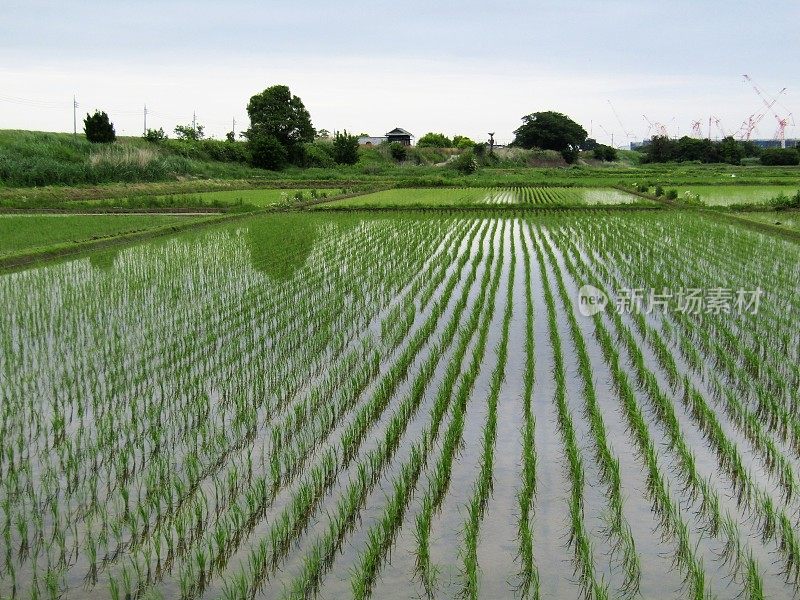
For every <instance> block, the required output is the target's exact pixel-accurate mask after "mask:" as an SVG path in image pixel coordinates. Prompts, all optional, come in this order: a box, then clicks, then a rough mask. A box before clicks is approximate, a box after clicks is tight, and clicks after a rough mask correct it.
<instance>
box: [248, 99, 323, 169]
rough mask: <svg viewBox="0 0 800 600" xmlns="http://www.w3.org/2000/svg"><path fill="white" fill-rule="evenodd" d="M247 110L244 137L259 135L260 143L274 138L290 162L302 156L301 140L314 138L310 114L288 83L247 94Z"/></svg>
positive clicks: (300, 158)
mask: <svg viewBox="0 0 800 600" xmlns="http://www.w3.org/2000/svg"><path fill="white" fill-rule="evenodd" d="M247 114H248V115H249V116H250V129H248V130H247V132H246V133H245V136H246V137H247V139H248V140H253V139H259V140H261V142H260V143H263V141H264V140H266V139H269V138H272V139H274V140H277V142H278V143H279V144H280V145H281V146H282V147H283V149H284V150H285V152H286V156H287V158H288V159H290V160H292V161H293V162H299V161H301V160H302V157H303V144H304V143H306V142H313V141H314V127H313V125H312V124H311V115H309V113H308V111H307V110H306V107H305V105H303V101H302V100H301V99H300V98H298V97H297V96H293V95H292V93H291V92H290V91H289V88H288V86H285V85H273V86H271V87H268V88H267V89H265V90H264V91H263V92H261V93H260V94H256V95H255V96H253V97H252V98H250V102H248V103H247ZM270 144H272V142H270Z"/></svg>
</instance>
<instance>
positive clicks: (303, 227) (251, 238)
mask: <svg viewBox="0 0 800 600" xmlns="http://www.w3.org/2000/svg"><path fill="white" fill-rule="evenodd" d="M318 229H319V221H318V218H316V217H315V216H314V215H309V214H289V215H270V216H267V217H264V218H263V219H259V220H258V221H254V222H253V223H252V224H251V225H250V226H249V227H248V228H247V235H246V239H247V245H248V246H249V247H250V255H251V258H252V261H253V268H254V269H256V270H257V271H260V272H262V273H264V274H265V275H267V276H269V277H271V278H273V279H277V280H278V281H287V280H288V279H290V278H291V277H292V275H294V273H295V271H297V269H299V268H300V267H302V266H303V265H304V264H305V263H306V260H307V259H308V256H309V255H310V254H311V251H312V250H313V249H314V242H315V240H316V238H317V230H318Z"/></svg>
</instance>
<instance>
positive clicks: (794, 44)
mask: <svg viewBox="0 0 800 600" xmlns="http://www.w3.org/2000/svg"><path fill="white" fill-rule="evenodd" d="M0 8H2V13H1V14H2V17H1V18H0V129H5V128H18V129H40V130H52V131H71V130H72V96H73V94H75V95H76V96H77V99H78V103H79V105H80V108H79V115H78V116H79V130H80V128H81V123H80V119H81V118H82V117H83V116H85V113H86V112H87V111H89V110H93V109H95V108H101V109H104V110H106V111H107V112H108V113H109V115H110V116H111V118H112V120H113V121H114V123H115V125H116V128H117V133H118V134H123V135H139V134H140V133H141V131H142V127H143V122H142V121H143V114H142V113H143V106H144V105H145V104H147V106H148V109H149V111H150V116H149V118H148V127H163V128H164V129H165V130H167V131H168V132H170V133H171V130H172V129H173V128H174V126H175V124H176V123H186V122H190V121H191V119H192V113H193V112H194V111H196V113H197V118H198V122H200V123H203V124H205V125H206V129H207V132H209V133H212V134H214V135H216V136H217V137H221V136H222V135H224V133H225V132H226V131H229V130H230V129H231V126H232V120H233V119H234V118H235V119H236V122H237V130H238V129H241V128H244V127H246V124H247V123H246V119H247V113H246V110H245V107H246V105H247V100H248V99H249V97H250V96H251V95H252V94H254V93H256V92H259V91H261V90H263V89H264V88H265V87H267V86H269V85H272V84H275V83H284V84H287V85H289V87H290V88H291V90H292V92H293V93H295V94H297V95H299V96H300V97H301V98H302V99H303V101H304V102H305V105H306V107H307V108H308V109H309V111H310V112H311V117H312V121H313V123H314V126H315V127H317V128H318V129H321V128H326V129H329V130H334V129H347V130H349V131H352V132H356V133H360V132H367V133H369V134H371V135H382V134H383V133H385V132H386V131H388V130H390V129H392V128H393V127H395V126H399V127H403V128H405V129H408V130H409V131H411V132H412V133H414V134H415V135H417V136H419V135H421V134H423V133H425V132H426V131H431V130H434V131H442V132H444V133H446V134H448V135H453V134H455V133H461V134H466V135H469V136H471V137H473V138H476V139H485V138H486V132H488V131H496V132H497V135H496V137H497V139H498V140H500V141H510V139H511V138H512V132H513V130H514V129H515V128H516V127H517V126H518V125H519V123H520V117H521V116H522V115H525V114H528V113H531V112H535V111H539V110H558V111H560V112H564V113H566V114H568V115H570V116H571V117H572V118H574V119H575V120H577V121H578V122H580V123H581V124H582V125H583V126H584V127H585V128H586V129H587V130H591V133H592V134H593V135H594V137H596V138H598V139H599V140H601V141H604V142H609V141H610V134H612V133H613V134H614V142H615V144H617V145H619V144H621V143H624V142H625V141H626V133H625V132H626V131H627V132H628V133H630V134H633V135H634V136H635V137H636V138H642V137H643V136H644V135H645V134H646V133H647V130H648V125H647V122H646V121H645V118H644V117H643V115H646V116H647V117H648V118H649V119H650V120H651V121H653V122H656V121H657V122H661V123H664V124H665V125H666V126H667V127H668V129H669V131H670V133H671V134H672V135H675V134H677V133H680V134H681V135H683V134H686V133H690V131H691V127H692V125H691V124H692V122H693V121H695V120H698V121H701V122H702V123H703V133H704V134H705V133H706V130H707V128H708V119H709V116H710V115H711V114H714V115H716V116H718V117H719V118H720V119H721V122H722V126H723V128H724V129H725V130H726V131H735V130H737V129H738V128H739V126H740V124H741V123H742V121H743V120H745V119H746V117H747V116H748V115H749V114H751V113H754V112H757V111H760V110H761V109H762V108H763V105H762V104H761V101H760V100H759V98H758V96H756V94H755V93H754V92H753V90H752V88H750V87H749V86H747V85H745V84H744V83H743V78H742V74H744V73H748V74H750V75H751V76H752V77H753V79H754V80H755V81H756V83H758V85H759V86H761V87H762V88H763V89H764V91H765V92H767V93H769V94H772V95H775V94H777V92H778V91H779V90H780V89H782V88H784V87H785V88H787V91H786V93H784V94H783V95H782V96H781V98H780V100H781V105H782V106H783V107H785V110H786V111H790V110H794V111H796V112H797V114H798V122H800V68H798V59H800V46H799V45H798V35H797V27H798V23H800V2H797V0H775V1H772V2H769V3H758V2H752V1H747V2H744V1H737V0H725V1H718V0H693V1H687V0H680V1H670V2H667V1H665V0H661V1H651V0H630V1H628V0H625V1H622V0H618V1H614V0H576V1H572V2H570V1H567V0H561V1H528V2H511V1H507V0H494V1H487V0H481V1H473V0H459V1H450V0H438V1H431V0H427V1H424V2H422V1H417V0H402V1H398V0H394V1H391V2H388V1H383V0H370V1H366V0H363V1H362V0H357V1H342V2H338V1H331V0H325V1H318V0H311V1H299V0H298V1H294V2H284V1H272V0H262V1H243V0H229V1H228V2H220V1H218V0H214V1H213V2H212V1H206V0H191V1H169V0H162V1H153V0H137V1H135V2H133V1H130V2H129V1H126V0H109V1H105V2H99V1H75V0H60V1H49V2H45V1H37V0H25V1H17V0H12V1H9V0H0ZM612 105H613V107H614V108H615V109H616V111H617V113H618V114H619V119H617V118H616V117H615V115H614V112H613V111H612ZM780 110H781V111H784V108H781V109H780ZM603 128H605V131H604V129H603ZM775 129H776V119H775V118H774V116H772V115H771V114H767V115H766V116H765V118H764V119H763V121H762V122H761V126H760V127H759V130H758V134H759V136H758V137H768V138H770V137H772V136H773V135H774V133H775ZM606 132H607V133H606ZM798 132H800V128H798V127H793V128H790V129H789V130H788V131H787V134H788V135H792V136H793V135H796V134H798ZM714 135H718V130H717V129H716V127H715V128H714Z"/></svg>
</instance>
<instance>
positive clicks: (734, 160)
mask: <svg viewBox="0 0 800 600" xmlns="http://www.w3.org/2000/svg"><path fill="white" fill-rule="evenodd" d="M719 151H720V154H721V156H722V162H726V163H729V164H732V165H738V164H740V163H741V162H742V159H743V158H744V148H743V147H742V145H741V144H740V143H739V142H737V141H736V140H735V139H733V136H728V137H726V138H725V139H723V140H722V141H721V142H720V143H719Z"/></svg>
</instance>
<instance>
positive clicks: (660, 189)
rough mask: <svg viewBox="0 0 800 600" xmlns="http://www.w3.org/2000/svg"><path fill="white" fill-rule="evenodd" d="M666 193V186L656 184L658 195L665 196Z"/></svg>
mask: <svg viewBox="0 0 800 600" xmlns="http://www.w3.org/2000/svg"><path fill="white" fill-rule="evenodd" d="M663 195H664V188H663V187H661V186H660V185H657V186H656V196H663Z"/></svg>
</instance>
